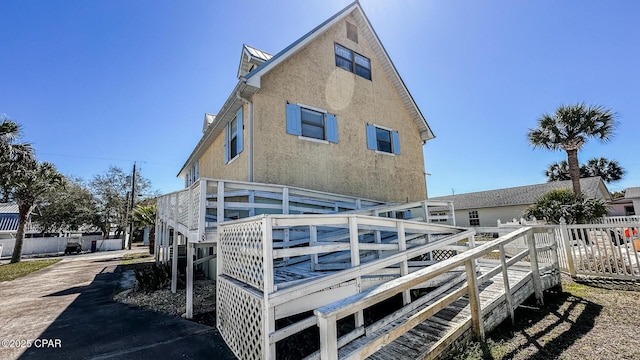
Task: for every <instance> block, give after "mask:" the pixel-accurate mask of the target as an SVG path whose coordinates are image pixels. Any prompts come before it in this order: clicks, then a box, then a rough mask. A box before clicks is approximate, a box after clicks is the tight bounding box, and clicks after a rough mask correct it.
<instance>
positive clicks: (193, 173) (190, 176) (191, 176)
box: [185, 161, 200, 187]
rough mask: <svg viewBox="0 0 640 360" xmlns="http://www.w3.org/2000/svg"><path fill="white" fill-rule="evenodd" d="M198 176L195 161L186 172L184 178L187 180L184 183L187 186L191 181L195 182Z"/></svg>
mask: <svg viewBox="0 0 640 360" xmlns="http://www.w3.org/2000/svg"><path fill="white" fill-rule="evenodd" d="M199 178H200V174H198V162H197V161H196V162H195V164H193V165H192V166H191V168H190V169H189V172H187V179H186V180H187V181H186V183H185V185H186V186H187V187H189V186H191V185H192V184H193V183H195V182H196V180H198V179H199Z"/></svg>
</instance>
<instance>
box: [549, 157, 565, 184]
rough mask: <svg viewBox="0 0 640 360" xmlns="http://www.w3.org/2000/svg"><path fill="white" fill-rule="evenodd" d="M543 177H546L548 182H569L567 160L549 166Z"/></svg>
mask: <svg viewBox="0 0 640 360" xmlns="http://www.w3.org/2000/svg"><path fill="white" fill-rule="evenodd" d="M544 176H546V177H547V181H548V182H551V181H563V180H571V176H569V164H567V160H562V161H558V162H557V163H553V164H551V165H549V168H548V169H547V170H545V171H544Z"/></svg>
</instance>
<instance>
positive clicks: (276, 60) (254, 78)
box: [244, 1, 435, 141]
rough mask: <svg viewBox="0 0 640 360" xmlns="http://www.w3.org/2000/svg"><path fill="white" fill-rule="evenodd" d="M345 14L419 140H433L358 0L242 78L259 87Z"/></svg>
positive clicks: (250, 84)
mask: <svg viewBox="0 0 640 360" xmlns="http://www.w3.org/2000/svg"><path fill="white" fill-rule="evenodd" d="M349 15H352V16H353V17H354V18H355V19H356V21H357V24H356V25H357V26H358V29H362V30H363V35H364V36H365V38H366V39H367V40H368V41H369V43H370V44H371V45H372V47H373V50H374V53H375V55H376V56H377V58H378V60H379V61H380V63H381V64H382V67H383V69H384V71H385V72H386V73H387V76H388V77H389V79H390V80H391V82H392V84H393V86H394V88H395V89H396V91H397V93H398V94H399V96H400V99H401V100H402V102H403V103H404V105H405V107H406V108H407V110H408V111H409V114H411V117H412V118H413V121H414V122H415V124H416V126H417V127H418V129H419V131H420V138H421V139H422V140H423V141H428V140H431V139H433V138H434V137H435V135H434V134H433V131H431V128H430V127H429V124H427V121H426V119H425V117H424V116H423V115H422V112H421V111H420V109H419V108H418V105H417V104H416V103H415V101H414V100H413V97H412V96H411V94H410V93H409V90H408V89H407V87H406V86H405V84H404V81H402V78H401V77H400V74H399V73H398V70H397V69H396V67H395V65H394V64H393V62H392V61H391V58H390V57H389V54H388V53H387V51H386V49H385V48H384V46H383V45H382V42H381V41H380V38H378V35H377V34H376V32H375V30H374V29H373V27H372V26H371V23H370V22H369V19H368V18H367V16H366V14H365V13H364V11H363V9H362V7H361V6H360V3H359V2H358V1H355V2H353V3H351V4H350V5H349V6H347V7H346V8H344V9H342V10H341V11H339V12H338V13H336V14H335V15H333V16H332V17H330V18H329V19H327V20H326V21H324V22H323V23H322V24H320V25H318V26H317V27H315V28H314V29H313V30H311V31H309V32H308V33H306V34H305V35H303V36H302V37H301V38H299V39H298V40H296V41H295V42H293V43H292V44H291V45H289V46H287V47H286V48H284V49H283V50H282V51H280V52H279V53H277V54H276V55H274V56H273V57H271V58H270V59H269V60H267V61H265V62H264V63H263V64H261V65H260V66H258V67H257V68H255V69H254V70H253V71H251V72H249V73H248V74H246V75H245V76H244V79H245V81H246V83H247V85H249V86H250V87H255V88H260V80H261V77H262V76H263V75H264V74H266V73H268V72H269V71H270V70H271V69H273V68H274V67H276V66H277V65H279V64H280V63H282V62H284V61H285V60H286V59H288V58H289V57H290V56H292V55H293V54H295V53H296V52H298V51H299V50H300V49H302V48H303V47H305V46H306V45H307V44H308V43H310V42H311V41H313V40H314V39H315V38H317V37H318V36H320V35H321V34H322V33H324V32H325V31H326V30H328V29H329V28H330V27H332V26H333V25H335V24H336V23H338V22H339V21H342V20H343V19H345V18H346V17H347V16H349Z"/></svg>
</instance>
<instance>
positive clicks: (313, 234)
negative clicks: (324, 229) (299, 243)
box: [309, 225, 318, 271]
mask: <svg viewBox="0 0 640 360" xmlns="http://www.w3.org/2000/svg"><path fill="white" fill-rule="evenodd" d="M317 243H318V227H317V226H316V225H309V246H315V245H317ZM316 265H318V254H317V253H315V254H313V255H311V271H316Z"/></svg>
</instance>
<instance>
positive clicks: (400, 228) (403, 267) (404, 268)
mask: <svg viewBox="0 0 640 360" xmlns="http://www.w3.org/2000/svg"><path fill="white" fill-rule="evenodd" d="M396 228H397V233H398V250H399V251H400V252H404V251H406V250H407V241H406V238H405V235H406V234H405V231H404V221H399V222H398V224H397V225H396ZM407 274H409V264H408V262H407V259H405V260H404V261H403V262H401V263H400V276H406V275H407ZM402 303H403V305H407V304H409V303H411V291H410V290H409V289H407V290H404V291H402Z"/></svg>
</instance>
